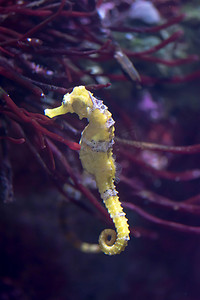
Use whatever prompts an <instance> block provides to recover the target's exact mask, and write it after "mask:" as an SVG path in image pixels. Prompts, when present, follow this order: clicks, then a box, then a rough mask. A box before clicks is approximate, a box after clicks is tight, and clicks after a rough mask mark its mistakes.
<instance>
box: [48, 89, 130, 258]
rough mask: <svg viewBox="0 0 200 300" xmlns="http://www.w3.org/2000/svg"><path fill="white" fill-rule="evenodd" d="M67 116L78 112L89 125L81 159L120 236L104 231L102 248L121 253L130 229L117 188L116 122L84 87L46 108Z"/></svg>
mask: <svg viewBox="0 0 200 300" xmlns="http://www.w3.org/2000/svg"><path fill="white" fill-rule="evenodd" d="M66 113H76V114H77V115H78V116H79V118H80V119H82V118H87V119H88V122H89V124H88V125H87V126H86V128H85V129H84V130H83V132H82V137H81V140H80V144H81V150H80V154H79V155H80V160H81V163H82V166H83V168H84V169H85V170H86V171H87V172H88V173H90V174H92V175H93V176H94V178H95V180H96V184H97V187H98V190H99V193H100V195H101V198H102V199H103V202H104V204H105V206H106V208H107V210H108V212H109V214H110V216H111V218H112V220H113V222H114V224H115V227H116V231H117V235H116V233H115V231H114V230H112V229H105V230H104V231H102V233H101V234H100V237H99V247H100V249H101V250H102V251H103V252H104V253H105V254H108V255H113V254H119V253H120V252H121V251H123V250H124V248H125V247H126V246H127V243H128V240H129V239H130V238H129V232H130V231H129V226H128V223H127V219H126V217H125V213H124V212H123V209H122V207H121V203H120V201H119V197H118V196H117V193H118V192H117V191H116V189H115V185H114V179H115V161H114V158H113V152H112V148H113V144H114V130H115V128H114V123H115V122H114V120H113V118H112V114H111V113H110V112H109V111H108V109H107V106H105V105H104V104H103V101H101V100H98V99H96V98H95V97H94V96H93V94H92V93H91V92H89V91H87V90H86V88H85V87H84V86H78V87H75V88H74V89H73V91H72V92H71V93H68V94H66V95H65V96H64V98H63V102H62V105H61V106H59V107H57V108H54V109H45V115H47V116H48V117H50V118H53V117H55V116H58V115H63V114H66Z"/></svg>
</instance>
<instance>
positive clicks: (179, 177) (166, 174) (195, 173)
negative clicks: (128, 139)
mask: <svg viewBox="0 0 200 300" xmlns="http://www.w3.org/2000/svg"><path fill="white" fill-rule="evenodd" d="M119 152H120V153H121V154H122V155H123V157H127V158H128V159H129V160H130V161H132V162H133V163H134V164H136V165H138V166H140V167H142V169H143V170H146V171H149V174H151V175H153V176H157V177H159V178H163V179H168V180H175V181H177V182H178V181H189V180H194V179H197V178H200V169H192V170H187V171H183V172H170V171H166V170H158V169H156V168H154V167H152V166H151V165H149V164H147V163H145V162H144V160H142V159H139V158H137V157H136V155H135V154H133V153H130V152H128V151H125V150H119Z"/></svg>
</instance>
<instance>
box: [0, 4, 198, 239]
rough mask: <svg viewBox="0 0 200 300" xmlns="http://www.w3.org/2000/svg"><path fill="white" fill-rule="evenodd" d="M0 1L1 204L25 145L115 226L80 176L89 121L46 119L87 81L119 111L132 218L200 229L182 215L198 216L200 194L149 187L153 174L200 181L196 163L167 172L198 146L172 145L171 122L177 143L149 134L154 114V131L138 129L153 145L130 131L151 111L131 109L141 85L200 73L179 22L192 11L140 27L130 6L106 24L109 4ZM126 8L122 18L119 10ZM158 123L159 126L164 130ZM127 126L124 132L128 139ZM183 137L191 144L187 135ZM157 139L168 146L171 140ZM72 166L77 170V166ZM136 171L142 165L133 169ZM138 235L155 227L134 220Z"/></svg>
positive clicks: (119, 149) (161, 84) (8, 196)
mask: <svg viewBox="0 0 200 300" xmlns="http://www.w3.org/2000/svg"><path fill="white" fill-rule="evenodd" d="M157 2H158V1H157ZM174 2H175V1H174ZM108 4H109V2H108ZM0 5H1V6H0V13H1V20H0V21H1V26H0V76H1V91H0V99H1V102H0V111H1V116H0V122H1V137H0V138H1V140H0V141H1V173H0V176H1V186H2V192H1V198H2V200H3V201H4V202H7V201H11V200H12V197H13V187H12V174H15V172H16V169H17V168H19V167H20V166H17V164H18V162H17V160H16V161H15V162H14V163H13V162H11V161H12V159H11V158H12V155H13V152H15V149H19V147H21V151H22V152H23V151H27V148H28V149H29V153H31V154H30V157H31V159H32V160H33V159H36V161H38V162H39V165H40V166H41V167H42V168H43V169H44V170H45V172H46V173H47V174H48V175H49V176H50V177H51V179H52V181H53V182H54V184H55V186H56V187H57V188H58V189H59V190H60V191H61V193H62V194H63V195H64V196H65V197H66V198H67V199H69V200H70V201H72V202H74V203H75V204H77V205H79V206H80V207H82V208H84V209H85V210H89V209H88V205H87V201H86V200H85V199H86V198H87V199H88V200H89V202H90V203H91V204H92V207H93V208H94V209H96V211H97V213H98V215H99V216H101V218H103V220H104V221H106V222H107V223H111V220H110V218H109V216H108V214H107V212H106V211H105V209H104V208H103V207H102V206H101V204H100V203H99V202H98V200H97V198H96V196H94V194H93V193H92V192H91V190H90V188H89V187H87V186H84V184H82V183H81V181H80V180H81V178H82V175H81V174H82V171H81V167H80V165H79V163H78V159H77V157H76V156H74V150H80V145H79V144H78V140H79V136H80V133H81V131H82V128H83V127H84V126H83V127H81V126H82V125H80V123H79V122H78V121H77V120H76V119H75V118H73V117H66V118H64V119H63V120H58V121H53V120H50V119H48V118H47V117H45V116H44V115H43V110H44V108H46V107H47V106H48V107H50V108H52V107H55V106H57V104H58V103H59V102H60V100H61V98H62V96H63V95H64V94H66V93H67V92H71V91H72V88H73V87H74V86H76V85H80V84H83V85H85V86H86V88H87V89H88V90H91V91H94V90H99V93H100V94H101V95H103V97H102V98H104V99H105V101H107V103H109V107H110V109H111V111H113V113H115V114H116V115H117V116H118V118H117V124H118V125H117V135H118V139H117V143H116V144H117V145H116V148H115V149H116V154H117V157H119V161H120V164H121V165H122V167H123V172H122V175H121V176H120V178H121V188H122V192H123V189H124V187H127V188H125V192H124V197H123V198H124V200H125V201H124V206H126V207H127V208H128V209H130V214H131V212H133V211H134V212H136V213H138V214H139V215H141V216H142V217H143V218H145V219H147V220H148V221H151V222H153V223H156V224H159V225H163V226H165V227H168V228H171V229H174V230H181V231H184V232H191V233H197V234H199V233H200V227H199V224H198V222H197V221H196V219H195V221H194V222H188V223H184V221H183V218H182V215H180V213H181V212H184V213H187V214H190V215H192V216H193V215H194V216H195V215H198V214H199V195H197V196H195V197H192V198H191V197H190V196H188V197H186V199H182V201H180V199H178V198H177V199H174V200H171V199H170V196H169V197H168V196H167V195H169V194H168V193H166V194H165V191H164V188H163V191H161V190H160V189H158V191H157V190H156V189H155V186H154V184H152V186H153V187H152V186H151V184H150V183H149V181H151V180H149V177H148V176H149V175H148V174H151V176H153V177H155V178H158V179H159V180H161V181H164V180H170V181H173V182H175V183H177V182H178V183H180V182H182V181H186V182H187V184H188V182H189V181H191V180H194V179H195V180H197V179H198V178H199V177H200V172H199V169H198V168H197V169H196V168H193V167H190V166H189V170H187V171H185V170H180V171H177V170H176V168H175V167H174V169H173V171H170V170H168V168H169V167H170V164H171V162H174V165H175V166H176V160H178V158H177V157H178V156H179V157H181V158H182V155H183V154H185V155H187V156H190V155H191V156H192V155H194V153H196V154H195V155H197V154H198V153H199V151H200V146H199V145H193V146H181V147H175V146H174V145H175V144H176V143H175V140H174V139H173V138H172V136H173V134H172V133H171V132H170V130H169V128H168V123H167V124H166V125H165V126H163V128H164V129H163V131H164V133H163V135H164V134H165V135H168V136H170V137H171V140H170V142H166V141H165V139H164V138H163V135H161V138H160V139H156V138H152V132H153V131H154V130H153V129H152V128H153V123H154V121H153V119H151V118H149V119H146V120H145V121H144V125H142V126H145V124H146V127H148V130H147V129H145V130H144V129H141V130H143V134H141V135H140V136H141V137H142V138H140V140H147V141H149V142H150V143H139V142H135V141H134V136H133V135H132V128H133V127H134V126H135V125H136V123H135V121H136V120H137V121H138V124H140V122H141V121H140V120H139V116H140V117H141V118H143V117H144V116H143V115H142V113H141V111H140V110H139V106H135V109H136V110H137V112H135V113H133V112H132V107H131V105H132V102H131V101H132V98H133V96H130V95H132V94H137V91H138V90H137V88H138V86H139V87H142V88H143V89H145V88H149V87H150V88H155V87H158V88H162V89H164V88H166V87H168V86H172V84H173V85H176V84H181V83H183V82H191V81H194V80H196V79H198V78H199V77H200V72H199V71H198V69H195V67H194V65H193V64H194V63H196V64H197V63H198V62H199V57H198V56H197V55H196V54H193V53H190V52H191V51H190V49H189V50H188V49H187V47H186V46H185V45H186V42H185V40H184V31H183V29H184V27H181V22H183V21H184V18H185V16H184V15H182V14H181V15H175V16H174V13H171V15H172V16H173V17H172V18H169V19H168V20H166V21H164V20H163V19H161V21H160V23H159V24H154V25H146V24H144V23H140V22H139V24H138V23H137V22H136V23H134V21H133V20H131V18H130V16H129V17H127V13H128V11H129V9H130V6H131V5H130V4H129V5H127V3H124V2H121V3H120V5H118V6H117V5H116V7H115V9H114V10H113V12H115V13H116V14H115V16H114V17H115V18H114V19H112V14H111V12H108V15H107V18H109V19H110V21H109V22H106V21H107V20H106V19H103V17H102V16H100V14H99V11H100V9H101V8H102V7H103V3H102V1H97V2H95V1H88V2H87V1H75V2H70V1H63V0H62V1H61V2H56V1H47V0H46V1H45V0H43V1H32V2H31V3H30V2H29V1H23V2H20V3H19V2H16V1H9V2H7V1H3V0H2V1H0ZM158 7H159V6H158ZM121 11H123V12H124V14H122V13H121V14H120V12H121ZM22 16H23V17H22ZM121 16H122V17H121ZM150 43H151V44H150ZM184 46H185V47H184ZM185 48H186V49H185ZM120 68H121V69H122V71H123V72H124V73H122V72H121V71H120ZM136 70H137V71H136ZM188 70H189V71H188ZM138 73H139V74H138ZM110 82H112V84H113V90H110V92H109V93H108V92H107V91H104V90H103V88H105V87H108V86H110ZM122 82H123V84H122ZM130 82H131V87H130V86H129V87H128V88H127V90H126V88H125V89H124V90H123V94H126V92H127V94H126V96H127V97H126V99H125V100H126V103H125V102H124V106H123V104H120V100H119V99H118V97H117V92H115V91H117V88H118V86H119V84H120V90H122V89H123V88H124V84H127V86H128V84H129V83H130ZM125 90H126V91H125ZM111 92H112V93H113V97H112V99H111V97H110V95H111ZM128 92H129V93H128ZM123 100H124V99H123ZM126 105H127V107H129V108H130V112H128V110H127V109H126ZM163 110H164V111H165V109H163ZM166 111H167V109H166ZM165 113H166V112H165ZM145 116H146V115H145ZM133 120H134V121H133ZM145 122H146V123H145ZM160 123H162V122H160ZM160 123H159V121H158V122H157V127H158V128H159V126H160ZM161 125H162V124H161ZM142 126H141V128H142ZM172 131H173V130H172ZM123 132H126V133H125V134H124V135H123ZM183 136H185V134H184V133H182V137H183ZM120 137H121V138H120ZM124 139H125V140H124ZM196 140H198V139H196ZM181 141H182V142H183V143H186V145H187V144H189V143H187V141H185V140H183V139H182V140H181ZM194 141H195V139H194V140H193V141H192V142H194ZM153 142H155V143H158V142H160V143H163V144H164V143H165V144H166V146H161V145H157V144H152V143H153ZM196 142H197V141H196ZM197 143H198V142H197ZM177 144H178V143H177ZM177 144H176V145H177ZM64 146H67V147H64ZM26 147H27V148H26ZM25 149H26V150H25ZM70 149H71V150H72V151H71V150H70ZM160 153H161V154H160ZM163 153H164V154H163ZM118 154H119V155H118ZM175 155H176V156H175ZM163 156H165V157H166V160H167V163H165V164H163V165H162V164H161V163H160V164H159V167H155V166H154V165H153V158H155V157H156V159H157V161H158V160H159V159H162V158H163ZM33 157H34V158H33ZM71 162H73V166H71ZM74 166H77V168H76V171H75V168H74ZM27 168H29V165H28V164H27ZM185 168H187V165H186V166H185ZM133 169H136V170H137V171H136V172H133ZM77 170H78V175H77ZM151 176H150V177H151ZM152 182H153V180H152ZM178 183H177V184H178ZM65 184H68V186H70V187H73V189H75V190H78V191H79V192H80V193H81V195H82V196H81V199H79V200H77V199H75V198H74V197H73V196H72V195H71V194H70V192H69V189H66V185H65ZM163 186H164V183H163ZM148 187H149V188H148ZM159 193H160V194H161V195H162V196H161V195H160V194H159ZM197 193H198V192H197ZM164 195H165V196H164ZM174 196H175V195H174ZM193 196H194V195H193ZM82 198H84V201H82ZM187 198H189V199H187ZM142 201H143V202H142ZM145 201H148V203H151V205H152V206H151V207H150V208H151V209H150V211H149V212H148V213H147V212H146V211H145V205H144V203H145ZM155 205H156V207H158V208H160V207H161V208H164V209H165V210H170V211H172V212H175V213H176V215H175V216H174V215H173V216H172V219H173V220H172V221H171V220H168V219H167V218H165V215H164V216H163V215H162V213H160V217H159V218H158V217H156V216H155V214H156V213H157V211H156V212H155V211H153V212H152V208H155ZM177 215H178V217H177V218H176V216H177ZM131 232H132V233H133V234H134V235H135V236H140V235H141V234H144V235H145V234H146V235H147V236H148V235H150V231H148V230H147V231H144V230H141V228H139V227H138V228H137V226H136V227H135V228H134V230H133V229H131Z"/></svg>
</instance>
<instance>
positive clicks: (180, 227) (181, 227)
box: [123, 202, 200, 235]
mask: <svg viewBox="0 0 200 300" xmlns="http://www.w3.org/2000/svg"><path fill="white" fill-rule="evenodd" d="M123 206H124V207H126V208H128V209H130V210H132V211H134V212H135V213H137V214H138V215H140V216H141V217H143V218H144V219H145V220H147V221H149V222H151V223H154V224H157V225H159V226H162V227H165V228H167V229H172V230H176V231H180V232H184V233H189V234H190V233H191V234H198V235H199V234H200V227H198V226H197V227H195V226H190V225H185V224H181V223H176V222H172V221H167V220H163V219H160V218H158V217H156V216H153V215H151V214H149V213H147V212H146V211H144V210H143V209H142V208H140V207H138V206H137V205H135V204H133V203H130V202H123Z"/></svg>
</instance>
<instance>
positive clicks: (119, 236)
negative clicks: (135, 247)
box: [99, 196, 130, 255]
mask: <svg viewBox="0 0 200 300" xmlns="http://www.w3.org/2000/svg"><path fill="white" fill-rule="evenodd" d="M104 203H105V206H106V208H107V209H108V212H109V213H110V216H111V218H112V219H113V222H114V224H115V227H116V231H117V233H116V232H115V231H114V230H112V229H105V230H103V231H102V232H101V234H100V236H99V247H100V249H101V250H102V251H103V252H104V253H105V254H108V255H114V254H120V253H121V252H122V251H123V250H124V249H125V247H126V246H127V243H128V240H129V239H130V238H129V233H130V231H129V226H128V223H127V219H126V217H125V213H124V212H123V209H122V207H121V203H120V202H119V198H118V196H114V197H110V198H108V199H107V200H104Z"/></svg>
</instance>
